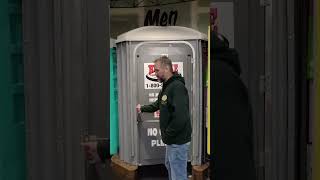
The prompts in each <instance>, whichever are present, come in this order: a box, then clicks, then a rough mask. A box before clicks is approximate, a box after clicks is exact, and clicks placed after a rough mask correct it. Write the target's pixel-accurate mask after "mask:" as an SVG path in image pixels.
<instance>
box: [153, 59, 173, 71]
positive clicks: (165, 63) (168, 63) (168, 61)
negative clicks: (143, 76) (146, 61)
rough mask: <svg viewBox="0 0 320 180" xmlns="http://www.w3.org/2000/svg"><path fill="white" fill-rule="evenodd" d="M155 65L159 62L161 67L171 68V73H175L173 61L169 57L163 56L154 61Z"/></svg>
mask: <svg viewBox="0 0 320 180" xmlns="http://www.w3.org/2000/svg"><path fill="white" fill-rule="evenodd" d="M153 62H154V63H157V62H159V63H160V65H161V67H164V66H167V67H169V70H170V71H171V72H173V69H172V61H171V59H169V58H168V57H167V56H161V57H160V58H157V59H156V60H154V61H153Z"/></svg>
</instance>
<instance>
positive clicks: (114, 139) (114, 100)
mask: <svg viewBox="0 0 320 180" xmlns="http://www.w3.org/2000/svg"><path fill="white" fill-rule="evenodd" d="M117 86H118V85H117V58H116V51H115V48H111V49H110V154H111V155H113V154H116V153H117V152H118V147H119V125H118V124H119V123H118V88H117Z"/></svg>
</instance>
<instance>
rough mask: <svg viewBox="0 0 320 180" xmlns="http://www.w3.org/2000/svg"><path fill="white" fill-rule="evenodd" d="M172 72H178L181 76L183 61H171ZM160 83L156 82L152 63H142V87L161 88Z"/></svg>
mask: <svg viewBox="0 0 320 180" xmlns="http://www.w3.org/2000/svg"><path fill="white" fill-rule="evenodd" d="M172 69H173V72H178V73H179V74H181V76H183V62H173V63H172ZM161 88H162V83H160V82H158V78H157V76H156V73H155V70H154V63H144V89H161Z"/></svg>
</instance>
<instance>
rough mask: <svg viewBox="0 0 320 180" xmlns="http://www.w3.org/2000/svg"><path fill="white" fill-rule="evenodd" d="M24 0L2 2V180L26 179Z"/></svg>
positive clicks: (0, 167)
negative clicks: (23, 49)
mask: <svg viewBox="0 0 320 180" xmlns="http://www.w3.org/2000/svg"><path fill="white" fill-rule="evenodd" d="M21 5H22V4H21V0H15V1H13V0H10V1H9V0H4V1H0V40H1V41H0V133H1V134H0V142H1V148H0V179H1V180H24V179H26V170H25V169H26V165H25V164H26V160H25V157H26V155H25V154H26V148H25V117H24V115H25V110H24V89H23V83H24V82H23V77H24V76H23V56H22V45H21V44H22V15H21V13H22V10H21Z"/></svg>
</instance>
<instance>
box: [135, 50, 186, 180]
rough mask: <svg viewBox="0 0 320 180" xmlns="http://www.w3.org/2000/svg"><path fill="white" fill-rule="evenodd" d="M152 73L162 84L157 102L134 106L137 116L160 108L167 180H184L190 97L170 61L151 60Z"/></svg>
mask: <svg viewBox="0 0 320 180" xmlns="http://www.w3.org/2000/svg"><path fill="white" fill-rule="evenodd" d="M154 67H155V73H156V76H157V79H158V81H159V82H161V83H163V86H162V90H161V91H160V93H159V96H158V100H157V101H156V102H154V103H152V104H150V105H144V106H141V105H140V104H138V105H137V107H136V109H137V112H138V113H141V112H155V111H157V110H159V109H160V130H161V137H162V141H163V142H164V143H165V144H166V158H165V165H166V167H167V169H168V174H169V179H170V180H187V161H188V152H189V145H190V141H191V132H192V128H191V121H190V110H189V96H188V91H187V88H186V87H185V81H184V78H183V77H182V76H181V75H180V74H178V73H175V72H173V69H172V62H171V60H170V59H169V58H168V57H166V56H162V57H160V58H158V59H156V60H155V61H154Z"/></svg>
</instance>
